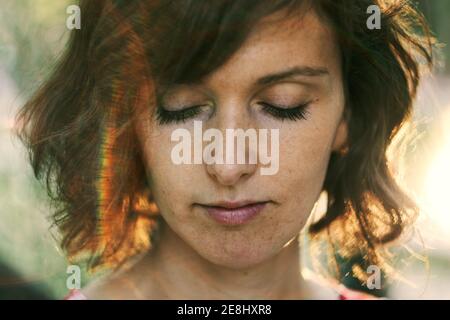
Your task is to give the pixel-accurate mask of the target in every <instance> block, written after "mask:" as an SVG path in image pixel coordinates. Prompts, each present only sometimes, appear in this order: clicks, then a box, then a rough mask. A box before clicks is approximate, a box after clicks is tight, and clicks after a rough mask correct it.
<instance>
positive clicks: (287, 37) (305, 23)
mask: <svg viewBox="0 0 450 320" xmlns="http://www.w3.org/2000/svg"><path fill="white" fill-rule="evenodd" d="M296 66H300V67H313V68H326V69H328V70H329V71H330V73H331V74H333V75H335V76H337V75H339V72H340V55H339V50H338V46H337V42H336V39H335V36H334V33H333V31H332V29H331V28H330V27H329V26H328V25H327V24H326V23H325V22H324V21H323V20H322V19H321V18H319V17H318V16H317V14H316V13H315V11H314V10H312V9H311V10H308V11H305V12H300V13H296V14H292V15H289V16H286V14H285V13H284V12H277V13H274V14H272V15H270V16H267V17H265V18H263V19H262V20H261V21H260V22H259V23H257V24H256V25H255V27H254V28H253V30H252V31H251V32H250V34H249V36H248V38H247V39H246V40H245V42H244V43H243V45H242V46H241V47H240V48H239V49H238V50H237V51H236V52H235V53H234V54H233V55H232V56H231V57H230V59H229V60H228V61H227V62H226V63H225V64H224V65H222V66H221V67H220V68H219V69H217V70H215V71H214V72H213V73H212V74H210V75H208V76H207V77H206V79H205V80H206V81H207V82H222V81H227V82H233V80H235V81H236V82H238V83H240V85H242V82H243V81H245V80H247V79H248V80H249V81H251V80H254V79H256V78H259V77H262V76H264V75H266V74H271V73H276V72H279V71H280V70H286V69H290V68H292V67H296Z"/></svg>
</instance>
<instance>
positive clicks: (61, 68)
mask: <svg viewBox="0 0 450 320" xmlns="http://www.w3.org/2000/svg"><path fill="white" fill-rule="evenodd" d="M373 4H377V5H379V7H380V8H381V29H374V30H369V29H368V28H367V25H366V21H367V18H368V16H369V15H368V14H367V13H366V11H367V8H368V7H369V6H370V5H373ZM80 6H81V13H82V28H81V30H74V31H72V32H71V36H70V39H69V42H68V45H67V49H66V50H65V52H64V53H63V55H62V56H61V58H60V60H59V62H58V63H57V64H56V65H55V68H54V71H53V72H52V74H51V76H50V77H49V79H48V80H47V81H46V82H45V83H44V84H43V86H42V87H41V88H40V89H39V90H38V91H37V93H36V94H35V95H34V97H33V98H32V99H31V100H30V101H29V102H28V103H27V104H26V105H25V106H24V107H23V108H22V110H21V111H20V113H19V115H18V118H17V120H18V124H19V125H20V129H19V132H18V134H19V136H20V137H21V139H22V141H23V142H24V143H25V144H26V146H27V148H28V150H29V155H30V160H31V163H32V166H33V168H34V172H35V175H36V177H37V178H38V179H42V180H43V181H44V182H45V183H46V186H47V189H48V193H49V196H50V197H51V199H52V200H53V204H54V207H55V213H54V215H53V219H54V222H55V224H56V225H57V226H58V227H59V228H60V231H61V234H62V236H63V239H62V247H63V248H64V249H65V250H66V252H67V253H68V256H69V257H79V256H80V255H83V254H84V257H88V258H89V264H90V266H91V267H100V266H112V267H117V266H119V265H121V264H122V263H124V262H126V261H127V260H128V259H129V258H131V257H133V256H134V255H136V254H138V253H141V252H145V251H146V250H148V249H150V248H151V247H152V246H154V245H156V242H155V241H154V238H153V237H152V234H153V235H154V234H155V231H156V230H157V226H158V223H159V222H158V221H159V219H160V215H159V213H158V209H157V206H156V205H155V204H154V202H153V199H152V193H151V190H149V188H148V185H147V178H146V173H145V169H144V163H143V160H142V155H141V150H140V147H139V145H138V139H137V136H136V132H135V131H134V126H133V119H134V117H139V114H138V113H137V110H138V107H139V106H140V105H142V104H145V105H146V106H147V107H148V108H151V109H152V110H153V109H154V106H155V101H157V99H156V97H157V92H158V88H159V87H160V86H165V85H170V84H173V83H186V82H194V81H198V80H199V79H202V78H203V77H205V76H207V75H208V74H210V73H212V72H213V71H214V70H216V69H217V68H218V67H220V66H221V65H223V64H224V63H225V62H226V61H227V59H228V58H230V56H231V55H232V54H233V53H235V52H236V51H237V50H238V49H239V48H240V46H241V45H242V44H243V42H244V41H245V39H246V37H247V36H248V34H249V32H250V31H251V30H252V28H253V26H254V25H255V24H256V23H257V22H258V21H260V19H261V18H263V17H265V16H268V15H269V14H271V13H274V12H281V11H280V10H282V9H284V12H286V16H285V17H286V18H287V17H288V16H296V15H297V16H298V18H299V19H300V18H301V14H302V12H304V10H307V9H311V10H316V12H317V13H318V14H319V16H320V17H321V18H322V20H323V21H324V22H325V23H327V24H328V25H330V27H331V28H332V29H333V30H334V33H335V35H336V39H337V41H338V43H339V47H340V50H341V57H342V68H343V83H344V87H345V96H346V108H345V116H346V117H347V120H348V124H349V138H348V143H347V145H346V147H345V149H344V150H342V151H340V152H336V153H333V154H332V156H331V160H330V163H329V167H328V171H327V175H326V179H325V183H324V191H326V192H327V194H328V211H327V213H326V215H325V216H324V217H323V218H322V219H320V220H319V221H317V222H315V223H314V224H312V225H311V227H310V232H311V234H324V231H327V230H328V232H325V234H328V235H329V241H330V243H332V244H333V246H335V247H336V248H338V249H339V250H341V251H342V252H345V251H347V252H348V253H352V252H353V253H354V252H363V253H364V255H366V256H367V258H368V259H369V261H372V262H377V261H378V258H379V254H378V252H379V251H380V250H379V249H382V248H383V247H384V246H385V244H387V243H389V242H392V241H393V240H396V239H398V238H399V237H400V235H401V234H402V232H403V231H404V229H405V227H407V226H408V225H410V224H411V223H412V222H413V220H414V217H415V216H416V214H417V208H416V206H415V204H414V201H412V200H411V199H410V198H409V197H408V196H407V195H406V193H404V192H403V191H402V190H401V188H400V187H399V186H398V185H397V183H396V181H395V180H394V178H393V175H392V173H391V171H390V169H389V167H388V161H387V158H386V150H387V148H388V146H389V145H390V143H391V140H392V139H393V138H394V136H395V135H396V133H397V132H398V130H399V128H400V127H401V126H402V125H403V124H404V122H405V121H406V120H407V119H408V117H409V116H410V114H411V110H412V103H413V100H414V97H415V94H416V89H417V86H418V83H419V79H420V68H419V67H420V64H424V65H426V64H428V65H431V61H432V56H431V37H430V36H429V32H428V29H427V26H426V24H425V23H424V21H423V18H422V16H421V15H420V14H419V13H418V12H417V11H416V10H415V8H414V7H412V6H411V5H410V4H409V2H406V1H378V0H353V1H351V0H349V1H335V0H315V1H305V0H303V1H300V0H270V1H269V0H267V1H264V0H257V1H241V0H214V1H201V0H180V1H176V0H173V1H169V0H160V1H156V0H146V1H119V0H96V1H92V0H85V1H84V0H82V1H81V3H80ZM143 88H145V89H143ZM143 92H145V93H146V94H143ZM143 97H146V98H145V99H144V98H143ZM336 226H338V228H337V227H336ZM339 230H344V232H341V231H339ZM343 235H346V236H345V237H344V236H343Z"/></svg>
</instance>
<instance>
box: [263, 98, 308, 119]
mask: <svg viewBox="0 0 450 320" xmlns="http://www.w3.org/2000/svg"><path fill="white" fill-rule="evenodd" d="M259 104H260V105H261V106H262V109H263V111H264V112H266V113H267V114H269V115H271V116H273V117H274V118H276V119H280V120H281V121H284V120H291V121H297V120H306V119H307V115H308V106H309V104H310V102H307V103H302V104H299V105H297V106H295V107H293V108H286V107H280V106H275V105H273V104H270V103H267V102H259Z"/></svg>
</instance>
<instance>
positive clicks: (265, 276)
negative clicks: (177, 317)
mask: <svg viewBox="0 0 450 320" xmlns="http://www.w3.org/2000/svg"><path fill="white" fill-rule="evenodd" d="M145 260H146V261H147V262H148V264H146V265H147V266H146V268H147V272H148V271H150V274H151V277H152V278H153V279H154V280H155V281H154V282H157V283H158V287H159V288H158V291H159V292H160V293H162V296H163V297H162V298H169V299H205V298H207V299H300V298H304V296H305V290H304V289H305V286H304V283H305V282H304V280H303V278H302V276H301V273H300V254H299V245H298V238H295V239H293V240H292V241H291V242H290V243H289V244H287V245H286V246H285V247H284V248H283V249H282V250H281V252H279V253H278V254H277V255H276V256H274V257H272V258H270V259H268V260H266V261H264V262H262V263H260V264H258V265H256V266H252V267H249V268H245V269H238V270H236V269H230V268H227V267H223V266H219V265H216V264H213V263H211V262H209V261H208V260H206V259H204V258H203V257H201V256H200V255H199V254H198V253H197V252H195V251H194V250H193V249H192V248H191V247H190V246H189V245H188V244H186V243H185V242H184V241H183V240H182V239H180V238H179V237H178V236H177V235H176V234H175V233H174V232H173V231H172V230H171V229H170V228H169V227H168V226H166V225H164V226H162V230H161V236H160V241H159V242H158V245H157V246H156V247H155V250H154V251H152V252H151V253H150V254H149V255H148V256H147V258H146V259H145Z"/></svg>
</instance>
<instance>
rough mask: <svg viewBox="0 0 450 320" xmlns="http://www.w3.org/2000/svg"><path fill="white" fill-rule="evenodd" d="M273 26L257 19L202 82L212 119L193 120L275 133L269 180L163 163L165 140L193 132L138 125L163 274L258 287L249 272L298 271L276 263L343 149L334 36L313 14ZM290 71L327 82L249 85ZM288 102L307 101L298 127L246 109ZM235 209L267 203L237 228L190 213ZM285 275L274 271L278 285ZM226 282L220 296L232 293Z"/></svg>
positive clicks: (146, 122) (239, 171)
mask: <svg viewBox="0 0 450 320" xmlns="http://www.w3.org/2000/svg"><path fill="white" fill-rule="evenodd" d="M274 17H275V18H276V17H277V15H276V14H275V15H273V16H270V17H266V18H265V19H263V20H262V21H261V22H260V23H259V24H258V25H257V26H256V27H255V29H254V30H253V31H252V33H251V34H250V36H249V38H248V39H247V40H246V42H245V43H244V44H243V46H242V47H241V48H240V49H239V50H238V51H237V52H235V54H234V55H233V56H232V57H231V59H230V60H228V61H227V62H226V63H225V64H224V65H222V66H221V67H220V68H219V69H217V70H215V71H214V72H213V73H212V74H210V75H208V77H207V78H206V79H205V85H206V87H207V90H208V92H210V93H211V96H214V102H215V106H216V110H215V113H214V116H212V117H209V118H208V117H203V116H201V117H200V120H203V121H204V122H203V130H204V131H205V130H206V129H208V128H217V129H219V130H225V129H226V128H243V129H247V128H256V129H263V128H265V129H271V128H276V129H279V134H280V140H279V142H280V143H279V146H280V149H279V170H278V173H277V174H275V175H271V176H263V175H261V174H260V170H259V164H257V165H206V164H201V165H175V164H173V162H172V161H171V158H170V154H171V150H172V147H173V146H174V142H171V140H170V137H171V133H172V131H173V130H174V129H176V128H180V127H182V128H187V129H188V130H191V132H192V130H193V119H188V120H187V121H186V122H185V123H178V124H166V125H161V124H159V123H158V122H157V120H156V119H154V118H153V117H151V115H150V112H149V113H148V114H147V116H141V117H139V119H141V120H140V121H138V122H137V123H136V129H137V132H138V136H139V139H140V143H141V146H142V149H143V153H144V161H145V165H146V168H147V171H148V179H149V182H150V186H151V189H152V190H153V192H154V196H155V200H156V203H157V205H158V207H159V209H160V212H161V214H162V216H163V218H164V221H165V223H166V224H167V228H166V230H167V231H166V232H165V233H164V235H163V236H162V238H161V241H160V242H159V243H158V246H159V247H158V251H159V252H162V254H161V257H168V256H170V255H172V258H171V259H172V261H176V264H175V266H174V264H173V263H172V266H171V268H177V267H180V268H181V267H182V266H183V264H185V265H188V266H189V268H191V269H193V268H198V269H199V270H203V271H198V270H197V269H195V270H196V272H205V273H206V271H204V270H209V271H208V272H210V275H211V274H220V272H219V271H217V270H219V269H220V268H225V269H226V270H228V271H229V270H241V271H243V276H244V277H250V275H252V274H253V277H263V276H262V273H258V275H255V273H254V272H253V273H252V271H251V270H252V268H254V267H255V268H256V267H257V266H258V265H261V264H266V265H270V263H271V262H273V261H275V260H277V259H278V260H277V261H279V260H280V259H281V258H279V257H280V256H282V259H283V261H282V262H283V265H288V264H298V260H296V259H297V258H298V256H297V255H296V252H295V250H291V251H290V252H292V254H291V253H289V254H284V255H281V254H280V253H281V252H282V251H283V248H284V247H285V246H286V245H287V244H288V243H289V242H290V241H291V240H293V239H295V238H296V237H297V235H298V234H299V232H300V231H301V229H302V228H303V226H304V225H305V223H306V220H307V219H308V217H309V215H310V213H311V210H312V209H313V206H314V204H315V202H316V201H317V198H318V196H319V194H320V192H321V190H322V185H323V181H324V178H325V174H326V169H327V165H328V161H329V157H330V154H331V152H332V151H334V150H338V149H339V148H340V147H341V146H342V145H343V144H344V142H345V139H346V123H345V122H344V121H343V120H342V119H343V118H342V115H343V110H344V94H343V83H342V78H341V64H340V55H339V51H338V48H337V45H336V41H335V39H334V35H333V33H332V32H331V31H330V30H329V29H328V27H326V25H325V24H324V23H323V22H321V21H320V20H319V18H318V17H317V16H316V15H315V14H314V12H312V11H309V12H308V13H307V14H305V15H304V16H302V17H303V18H302V19H300V17H299V18H293V19H290V20H284V21H276V22H274V21H272V20H271V19H272V18H274ZM294 66H313V67H324V68H326V69H327V70H328V72H329V74H328V75H326V76H323V77H311V79H309V78H308V79H306V77H304V78H301V80H300V81H299V82H300V84H299V83H297V82H296V83H290V82H285V83H281V84H277V85H276V86H275V87H272V88H262V89H261V88H260V89H254V88H253V87H252V84H253V83H255V81H256V79H258V78H260V77H262V76H264V75H267V74H273V73H276V72H279V71H283V70H286V69H289V68H291V67H294ZM305 83H306V84H305ZM197 95H198V94H197ZM291 95H292V96H295V97H297V98H300V102H304V101H305V100H311V101H313V102H312V103H311V105H310V106H309V107H308V115H307V119H306V120H297V121H291V120H284V121H281V120H279V119H275V118H273V117H270V116H268V115H266V114H263V113H262V112H261V110H260V109H258V108H257V107H256V106H255V105H254V104H252V103H253V102H252V101H254V100H255V99H254V98H255V97H256V98H258V99H259V98H261V99H262V98H266V97H273V96H276V97H277V98H281V100H283V101H287V100H289V99H290V96H291ZM205 96H206V95H205ZM208 98H209V96H208ZM297 100H299V99H297ZM147 112H148V111H147ZM144 115H145V113H144ZM243 199H251V200H255V201H266V200H270V201H272V203H270V204H268V205H267V206H266V208H265V209H264V210H263V211H262V213H261V214H260V215H258V216H257V217H256V218H255V219H253V220H251V221H249V222H248V223H246V224H244V225H241V226H237V227H230V226H223V225H219V224H218V223H216V222H215V221H213V220H212V219H211V218H209V217H207V215H206V214H205V211H204V210H203V209H201V208H199V207H198V206H193V204H194V203H208V202H217V201H219V200H243ZM180 257H189V258H188V259H187V258H186V259H182V258H180ZM161 260H163V259H162V258H161ZM277 263H278V262H277ZM199 266H203V269H202V267H199ZM155 268H156V269H158V267H155ZM214 268H216V269H214ZM268 270H272V269H270V268H269V269H268ZM273 270H274V272H273V274H276V272H275V269H274V268H273ZM277 270H278V269H277ZM228 271H227V272H228ZM158 272H159V271H158ZM283 272H284V271H280V277H282V276H283ZM268 273H269V274H270V272H266V273H265V274H266V275H265V276H267V274H268ZM158 274H159V273H158ZM273 274H271V275H270V276H274V275H273ZM227 275H229V274H227ZM204 278H206V276H204ZM208 279H212V278H208ZM229 279H232V280H233V279H234V280H236V279H235V278H229ZM246 279H247V278H246ZM232 280H231V281H229V283H228V284H224V285H223V286H224V287H225V286H226V285H230V286H231V284H230V283H234V282H233V281H232ZM211 282H213V280H211ZM287 282H289V280H287ZM252 283H253V282H252ZM254 283H256V280H255V282H254ZM237 285H239V283H238V284H237ZM172 289H173V290H175V289H174V288H172ZM205 290H209V289H205ZM233 290H234V289H233ZM236 290H238V289H236ZM194 291H196V292H197V291H201V289H200V288H198V289H196V290H194ZM191 292H192V290H191ZM233 292H234V291H233ZM236 292H238V291H236ZM203 293H204V294H208V293H207V292H203Z"/></svg>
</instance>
